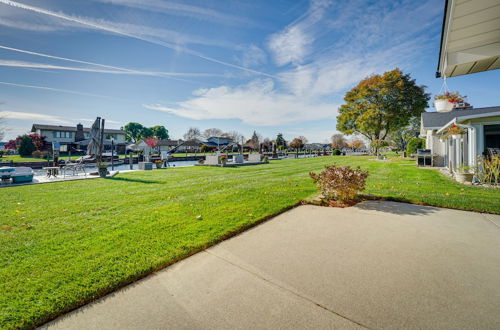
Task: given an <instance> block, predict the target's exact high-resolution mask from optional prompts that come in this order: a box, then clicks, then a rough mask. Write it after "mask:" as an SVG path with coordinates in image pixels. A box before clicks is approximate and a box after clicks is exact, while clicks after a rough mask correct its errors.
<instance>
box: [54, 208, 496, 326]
mask: <svg viewBox="0 0 500 330" xmlns="http://www.w3.org/2000/svg"><path fill="white" fill-rule="evenodd" d="M499 311H500V216H498V215H488V214H479V213H473V212H463V211H456V210H448V209H440V208H433V207H426V206H418V205H410V204H401V203H394V202H376V201H369V202H363V203H361V204H358V205H357V206H355V207H351V208H346V209H340V208H323V207H317V206H300V207H298V208H295V209H293V210H291V211H288V212H286V213H283V214H282V215H280V216H277V217H276V218H274V219H272V220H270V221H268V222H266V223H264V224H262V225H259V226H257V227H255V228H253V229H251V230H249V231H247V232H245V233H243V234H241V235H238V236H236V237H234V238H232V239H230V240H227V241H225V242H223V243H221V244H219V245H217V246H215V247H213V248H210V249H208V250H206V251H204V252H201V253H198V254H196V255H194V256H192V257H190V258H187V259H185V260H184V261H181V262H179V263H177V264H175V265H173V266H171V267H168V268H167V269H165V270H163V271H160V272H158V273H156V274H153V275H151V276H149V277H147V278H145V279H143V280H141V281H138V282H136V283H134V284H132V285H130V286H127V287H125V288H123V289H121V290H118V291H117V292H115V293H113V294H110V295H108V296H106V297H104V298H102V299H100V300H98V301H96V302H94V303H92V304H89V305H87V306H84V307H83V308H80V309H78V310H76V311H74V312H71V313H69V314H67V315H65V316H63V317H61V318H59V319H57V320H55V321H53V322H51V323H49V324H46V325H45V326H44V328H50V329H167V328H171V329H174V328H175V329H179V328H184V329H209V328H217V329H234V328H260V329H263V328H283V329H289V328H296V329H304V328H310V329H319V328H322V329H324V328H339V329H349V328H371V329H381V328H384V329H387V328H392V329H403V328H404V329H408V328H420V329H422V328H425V329H499V328H500V313H499Z"/></svg>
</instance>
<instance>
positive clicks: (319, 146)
mask: <svg viewBox="0 0 500 330" xmlns="http://www.w3.org/2000/svg"><path fill="white" fill-rule="evenodd" d="M304 149H306V150H315V151H331V150H332V147H331V145H330V144H328V143H308V144H306V145H304Z"/></svg>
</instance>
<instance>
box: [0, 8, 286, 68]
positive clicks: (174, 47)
mask: <svg viewBox="0 0 500 330" xmlns="http://www.w3.org/2000/svg"><path fill="white" fill-rule="evenodd" d="M0 3H3V4H5V5H8V6H11V7H16V8H21V9H25V10H29V11H33V12H35V13H39V14H44V15H48V16H52V17H56V18H59V19H63V20H67V21H70V22H74V23H78V24H82V25H86V26H89V27H92V28H94V29H97V30H103V31H108V32H112V33H116V34H119V35H123V36H126V37H130V38H134V39H139V40H142V41H146V42H149V43H153V44H156V45H159V46H163V47H165V48H169V49H172V50H175V51H182V52H185V53H187V54H190V55H193V56H196V57H199V58H201V59H204V60H206V61H210V62H212V63H218V64H221V65H224V66H227V67H231V68H235V69H239V70H243V71H247V72H251V73H254V74H258V75H263V76H267V77H271V78H276V77H275V76H273V75H270V74H268V73H265V72H260V71H257V70H252V69H249V68H245V67H243V66H240V65H236V64H232V63H229V62H225V61H222V60H218V59H216V58H213V57H210V56H206V55H203V54H202V53H199V52H197V51H194V50H192V49H189V48H186V47H182V46H179V45H175V44H172V43H168V42H164V41H159V40H154V39H150V38H145V37H142V36H138V35H135V34H131V33H128V32H125V31H123V30H120V29H117V28H114V27H111V26H107V25H103V24H98V23H96V22H92V21H89V20H86V19H83V18H79V17H74V16H70V15H66V14H63V13H59V12H53V11H50V10H46V9H43V8H39V7H34V6H29V5H25V4H23V3H19V2H15V1H11V0H0Z"/></svg>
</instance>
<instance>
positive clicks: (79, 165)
mask: <svg viewBox="0 0 500 330" xmlns="http://www.w3.org/2000/svg"><path fill="white" fill-rule="evenodd" d="M61 170H62V172H63V177H66V171H71V172H73V176H75V175H76V173H78V172H79V171H83V173H84V174H85V176H87V172H86V171H85V164H84V162H83V158H79V159H77V161H76V162H75V163H74V162H71V161H66V163H65V164H64V165H63V166H62V167H61Z"/></svg>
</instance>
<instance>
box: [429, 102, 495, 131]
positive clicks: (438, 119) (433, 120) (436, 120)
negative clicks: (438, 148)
mask: <svg viewBox="0 0 500 330" xmlns="http://www.w3.org/2000/svg"><path fill="white" fill-rule="evenodd" d="M499 111H500V106H497V107H487V108H474V109H467V110H452V111H450V112H424V113H422V125H423V127H424V128H425V129H438V128H441V127H443V126H444V125H446V124H447V123H449V122H450V121H452V120H453V119H454V118H457V117H463V116H471V115H480V114H485V113H490V112H499Z"/></svg>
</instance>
